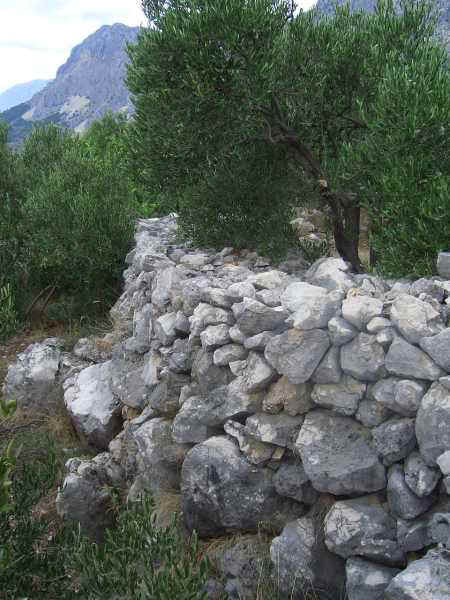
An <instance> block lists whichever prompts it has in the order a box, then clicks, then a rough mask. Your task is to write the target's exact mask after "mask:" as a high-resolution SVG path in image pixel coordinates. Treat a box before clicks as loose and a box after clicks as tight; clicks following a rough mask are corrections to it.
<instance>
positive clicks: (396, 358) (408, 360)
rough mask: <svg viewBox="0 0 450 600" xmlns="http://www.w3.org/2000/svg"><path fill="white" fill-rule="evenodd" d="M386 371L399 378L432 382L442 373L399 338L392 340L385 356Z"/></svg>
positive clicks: (421, 354) (413, 347)
mask: <svg viewBox="0 0 450 600" xmlns="http://www.w3.org/2000/svg"><path fill="white" fill-rule="evenodd" d="M385 365H386V369H387V370H388V371H389V373H392V375H398V376H399V377H406V378H410V377H412V378H415V379H427V380H431V381H434V380H435V379H439V377H441V376H442V375H444V371H442V369H441V368H440V367H438V365H437V364H436V363H435V362H434V361H432V360H431V358H430V357H429V356H428V355H427V354H425V352H423V351H422V350H420V349H419V348H417V347H416V346H412V345H411V344H409V343H408V342H407V341H406V340H404V339H402V338H401V337H397V338H395V339H394V341H393V342H392V344H391V345H390V347H389V350H388V353H387V354H386V362H385Z"/></svg>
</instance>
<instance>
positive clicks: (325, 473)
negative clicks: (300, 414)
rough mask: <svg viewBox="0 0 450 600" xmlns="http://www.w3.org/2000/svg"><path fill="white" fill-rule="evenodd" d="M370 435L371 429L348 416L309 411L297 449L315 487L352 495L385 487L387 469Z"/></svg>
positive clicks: (321, 490)
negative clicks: (370, 442)
mask: <svg viewBox="0 0 450 600" xmlns="http://www.w3.org/2000/svg"><path fill="white" fill-rule="evenodd" d="M369 438H370V434H369V431H368V430H367V429H366V428H365V427H363V426H362V425H360V424H359V423H356V421H354V420H353V419H350V418H348V417H341V416H339V415H334V414H333V413H332V412H330V411H326V410H315V411H313V412H310V413H309V414H307V415H306V417H305V421H304V423H303V425H302V428H301V429H300V433H299V436H298V438H297V442H296V449H297V450H298V451H299V453H300V456H301V458H302V463H303V467H304V469H305V471H306V474H307V475H308V477H309V478H310V480H311V482H312V484H313V486H314V487H315V489H316V490H318V491H319V492H329V493H331V494H336V495H347V494H348V495H350V494H364V493H366V492H373V491H377V490H380V489H382V488H384V487H385V485H386V477H385V469H384V467H383V465H382V464H381V463H380V461H379V460H378V456H377V454H376V452H375V451H374V450H373V449H372V448H371V447H370V445H369Z"/></svg>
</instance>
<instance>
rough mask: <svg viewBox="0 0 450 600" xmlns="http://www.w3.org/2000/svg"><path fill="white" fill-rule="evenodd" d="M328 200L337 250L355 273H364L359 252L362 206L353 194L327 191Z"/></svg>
mask: <svg viewBox="0 0 450 600" xmlns="http://www.w3.org/2000/svg"><path fill="white" fill-rule="evenodd" d="M326 200H327V204H328V205H329V206H330V208H331V213H332V220H333V234H334V243H335V245H336V250H337V251H338V253H339V255H340V256H341V257H342V258H343V259H344V260H345V261H347V262H349V263H350V265H351V267H352V269H353V271H355V273H362V272H363V271H364V269H363V266H362V264H361V261H360V259H359V253H358V246H359V223H360V212H361V211H360V207H359V205H358V204H357V202H356V199H355V198H354V196H353V195H348V197H347V196H343V195H337V194H334V193H332V192H328V191H327V192H326Z"/></svg>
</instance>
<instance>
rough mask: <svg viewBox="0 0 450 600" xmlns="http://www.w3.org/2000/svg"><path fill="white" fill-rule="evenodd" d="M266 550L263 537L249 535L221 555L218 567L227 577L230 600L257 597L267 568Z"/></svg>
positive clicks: (244, 599)
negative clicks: (263, 573) (263, 572)
mask: <svg viewBox="0 0 450 600" xmlns="http://www.w3.org/2000/svg"><path fill="white" fill-rule="evenodd" d="M266 552H267V549H266V547H265V546H264V543H263V542H262V540H261V539H258V537H257V536H253V537H251V536H247V537H246V538H244V539H241V540H239V541H238V542H237V544H234V545H233V546H232V547H231V548H228V549H227V550H225V552H223V554H222V555H221V556H220V557H219V559H218V561H217V563H218V569H219V571H220V572H221V573H222V574H223V575H224V576H225V577H226V578H227V583H226V587H225V589H226V592H227V593H228V596H227V598H228V599H229V600H252V599H253V598H255V595H256V594H257V592H258V588H259V587H260V586H261V576H262V571H263V570H264V571H265V570H266V569H267V563H266V557H265V555H266ZM222 598H223V596H221V597H220V600H222ZM218 600H219V599H218Z"/></svg>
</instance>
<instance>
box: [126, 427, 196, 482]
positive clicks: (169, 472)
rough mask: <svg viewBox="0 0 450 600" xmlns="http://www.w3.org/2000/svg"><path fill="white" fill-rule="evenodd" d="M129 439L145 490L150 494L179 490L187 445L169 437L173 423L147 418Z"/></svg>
mask: <svg viewBox="0 0 450 600" xmlns="http://www.w3.org/2000/svg"><path fill="white" fill-rule="evenodd" d="M132 439H133V442H134V443H135V444H136V447H137V454H136V464H137V472H138V474H139V477H140V480H141V483H142V485H143V487H144V489H146V490H147V491H149V492H152V493H160V492H164V491H166V492H167V491H174V490H178V486H179V484H180V469H181V465H182V463H183V460H184V457H185V455H186V453H187V451H188V450H189V448H190V446H189V445H187V444H180V443H177V442H175V441H174V440H173V439H172V422H171V421H170V420H169V419H165V418H161V417H158V418H154V419H150V420H149V421H146V422H145V423H144V424H143V425H141V426H140V427H137V428H136V429H135V430H134V431H133V432H132Z"/></svg>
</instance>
